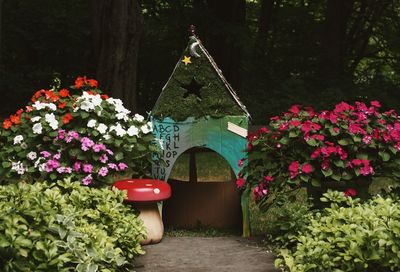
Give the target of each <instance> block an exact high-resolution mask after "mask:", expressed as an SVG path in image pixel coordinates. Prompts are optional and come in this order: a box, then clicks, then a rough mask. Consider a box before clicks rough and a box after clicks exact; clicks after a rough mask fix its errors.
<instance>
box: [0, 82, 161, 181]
mask: <svg viewBox="0 0 400 272" xmlns="http://www.w3.org/2000/svg"><path fill="white" fill-rule="evenodd" d="M59 85H60V83H59V82H58V81H56V86H54V87H53V88H52V89H50V90H40V91H37V92H36V93H35V94H34V95H33V97H32V99H31V102H30V103H29V104H28V106H27V107H26V109H24V110H23V109H20V110H18V111H17V112H16V113H15V114H13V115H11V116H10V117H9V118H7V119H6V120H4V122H3V126H2V130H0V142H1V145H2V148H1V150H0V159H1V161H2V164H1V166H0V179H3V180H6V181H8V182H9V181H13V180H17V181H18V180H25V181H35V180H48V181H56V180H58V179H63V178H65V177H72V178H73V180H81V182H82V183H83V184H85V185H88V184H90V183H92V181H96V184H97V185H102V184H109V183H111V182H112V181H113V178H114V176H115V175H116V174H121V173H125V172H127V171H130V173H131V174H133V175H135V176H143V175H146V174H148V173H149V172H150V169H151V161H152V159H153V158H155V157H156V155H157V152H158V151H159V148H158V144H157V143H156V142H155V141H154V137H153V135H152V133H151V131H152V125H151V123H150V122H147V121H146V120H145V118H144V117H143V116H141V115H138V114H135V115H134V116H131V115H130V111H129V110H128V109H126V108H125V107H124V106H123V104H122V101H121V100H120V99H114V98H110V97H108V96H107V95H105V94H101V90H99V89H98V87H97V85H98V83H97V81H96V80H94V79H87V78H86V77H78V78H77V79H76V81H75V85H74V86H72V87H71V88H69V89H66V88H60V86H59Z"/></svg>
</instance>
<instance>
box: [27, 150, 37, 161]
mask: <svg viewBox="0 0 400 272" xmlns="http://www.w3.org/2000/svg"><path fill="white" fill-rule="evenodd" d="M26 157H27V158H28V159H30V160H31V161H33V160H35V159H36V158H37V153H36V152H35V151H31V152H29V153H28V154H27V155H26Z"/></svg>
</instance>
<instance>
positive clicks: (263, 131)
mask: <svg viewBox="0 0 400 272" xmlns="http://www.w3.org/2000/svg"><path fill="white" fill-rule="evenodd" d="M268 132H269V129H268V128H266V127H262V128H260V129H259V130H258V131H257V133H258V134H261V133H268Z"/></svg>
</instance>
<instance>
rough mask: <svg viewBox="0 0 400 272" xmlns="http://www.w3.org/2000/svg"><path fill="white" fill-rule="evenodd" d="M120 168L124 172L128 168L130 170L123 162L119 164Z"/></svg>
mask: <svg viewBox="0 0 400 272" xmlns="http://www.w3.org/2000/svg"><path fill="white" fill-rule="evenodd" d="M118 168H119V170H120V171H123V170H125V169H126V168H128V165H126V164H125V163H123V162H120V163H118Z"/></svg>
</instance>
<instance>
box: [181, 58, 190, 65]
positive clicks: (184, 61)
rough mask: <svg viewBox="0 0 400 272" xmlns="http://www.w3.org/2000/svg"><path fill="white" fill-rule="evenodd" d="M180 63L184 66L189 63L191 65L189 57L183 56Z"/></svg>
mask: <svg viewBox="0 0 400 272" xmlns="http://www.w3.org/2000/svg"><path fill="white" fill-rule="evenodd" d="M182 62H183V63H184V64H185V65H188V64H189V63H192V61H191V60H190V57H186V56H183V60H182Z"/></svg>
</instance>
